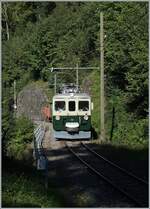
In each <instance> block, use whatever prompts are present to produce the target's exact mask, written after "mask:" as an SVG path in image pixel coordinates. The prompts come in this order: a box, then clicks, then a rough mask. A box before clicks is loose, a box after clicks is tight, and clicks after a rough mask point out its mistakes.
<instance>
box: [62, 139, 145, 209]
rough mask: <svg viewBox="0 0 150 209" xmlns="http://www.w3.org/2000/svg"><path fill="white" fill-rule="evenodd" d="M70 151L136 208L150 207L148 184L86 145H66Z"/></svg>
mask: <svg viewBox="0 0 150 209" xmlns="http://www.w3.org/2000/svg"><path fill="white" fill-rule="evenodd" d="M65 145H66V146H67V148H68V150H69V151H70V152H71V153H72V154H73V155H74V156H75V157H76V158H77V159H78V160H80V162H81V163H83V164H84V165H85V166H86V167H87V168H88V169H89V170H90V171H91V172H92V173H94V174H95V175H97V176H98V177H99V178H101V179H103V180H104V181H105V182H107V183H108V184H109V185H110V186H111V187H113V188H114V189H116V190H117V191H118V192H119V193H121V194H122V195H124V196H126V198H128V199H129V200H130V202H132V203H134V205H135V207H148V183H147V182H146V181H145V180H143V179H141V178H139V177H137V176H135V175H133V174H132V173H130V172H128V171H126V170H125V169H123V168H121V167H119V166H118V165H116V164H114V163H113V162H111V161H109V160H107V159H106V158H104V157H103V156H101V155H99V154H98V153H96V152H95V151H94V150H92V149H91V148H89V147H88V146H87V145H85V144H84V143H82V142H81V143H78V145H79V146H78V147H77V146H74V145H73V143H70V142H69V143H68V142H67V143H65Z"/></svg>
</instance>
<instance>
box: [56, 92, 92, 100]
mask: <svg viewBox="0 0 150 209" xmlns="http://www.w3.org/2000/svg"><path fill="white" fill-rule="evenodd" d="M68 97H69V98H77V97H85V98H87V99H90V95H88V94H86V93H76V94H71V93H70V94H69V93H68V94H56V95H55V96H54V97H53V99H57V98H61V99H62V98H68Z"/></svg>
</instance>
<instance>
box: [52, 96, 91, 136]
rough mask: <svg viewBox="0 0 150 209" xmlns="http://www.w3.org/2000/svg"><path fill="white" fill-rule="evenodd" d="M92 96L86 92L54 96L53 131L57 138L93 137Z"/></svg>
mask: <svg viewBox="0 0 150 209" xmlns="http://www.w3.org/2000/svg"><path fill="white" fill-rule="evenodd" d="M92 106H93V104H92V103H91V97H90V96H89V95H88V94H85V93H65V94H57V95H55V96H54V97H53V108H52V109H53V117H52V121H53V131H54V137H55V138H56V139H90V138H91V110H92V109H93V107H92Z"/></svg>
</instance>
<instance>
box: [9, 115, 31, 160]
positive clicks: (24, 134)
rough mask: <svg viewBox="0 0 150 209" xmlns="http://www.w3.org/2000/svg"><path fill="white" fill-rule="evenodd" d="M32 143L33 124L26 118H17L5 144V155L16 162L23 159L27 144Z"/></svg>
mask: <svg viewBox="0 0 150 209" xmlns="http://www.w3.org/2000/svg"><path fill="white" fill-rule="evenodd" d="M32 141H33V123H32V122H31V121H30V120H29V119H27V118H26V117H19V118H17V119H16V120H15V125H14V127H13V130H12V133H11V138H10V140H9V141H8V143H7V155H8V156H10V157H13V158H15V159H18V160H21V159H24V158H25V153H26V152H27V149H28V144H29V143H31V142H32ZM28 154H29V153H28Z"/></svg>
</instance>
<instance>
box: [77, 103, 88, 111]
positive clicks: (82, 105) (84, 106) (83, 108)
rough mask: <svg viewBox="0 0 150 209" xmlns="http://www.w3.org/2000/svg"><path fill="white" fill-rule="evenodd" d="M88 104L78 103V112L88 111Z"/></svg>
mask: <svg viewBox="0 0 150 209" xmlns="http://www.w3.org/2000/svg"><path fill="white" fill-rule="evenodd" d="M88 110H89V102H88V101H79V111H88Z"/></svg>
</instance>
